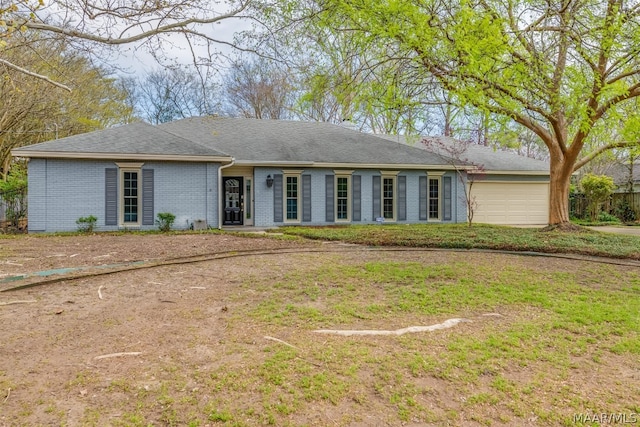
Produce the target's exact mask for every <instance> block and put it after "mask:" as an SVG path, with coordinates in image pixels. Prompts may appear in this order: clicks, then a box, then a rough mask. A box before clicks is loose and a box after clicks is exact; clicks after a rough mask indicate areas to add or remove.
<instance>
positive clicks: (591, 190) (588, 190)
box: [580, 173, 616, 221]
mask: <svg viewBox="0 0 640 427" xmlns="http://www.w3.org/2000/svg"><path fill="white" fill-rule="evenodd" d="M580 186H581V187H582V189H583V190H584V194H585V195H586V196H587V199H588V200H589V210H590V212H591V220H592V221H595V220H596V218H597V217H598V214H599V213H600V210H601V208H602V204H603V203H604V202H605V201H606V200H607V198H608V197H609V196H611V193H613V190H615V188H616V186H615V184H614V183H613V178H611V177H609V176H606V175H594V174H591V173H588V174H586V175H585V176H584V177H582V179H581V180H580Z"/></svg>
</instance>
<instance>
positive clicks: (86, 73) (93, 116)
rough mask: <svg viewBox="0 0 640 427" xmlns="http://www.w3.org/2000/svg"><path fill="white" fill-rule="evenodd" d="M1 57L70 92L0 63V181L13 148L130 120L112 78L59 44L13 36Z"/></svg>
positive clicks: (123, 96) (5, 172)
mask: <svg viewBox="0 0 640 427" xmlns="http://www.w3.org/2000/svg"><path fill="white" fill-rule="evenodd" d="M25 46H26V48H25ZM4 54H5V57H6V58H9V59H10V60H13V59H14V58H15V59H18V60H20V61H21V62H22V63H23V64H26V65H27V66H28V67H29V68H30V69H31V70H34V71H35V72H38V73H41V74H47V75H50V76H52V77H53V78H55V79H56V80H57V81H59V82H62V83H63V84H65V85H69V86H73V87H75V88H76V89H75V90H74V91H73V92H71V93H69V92H67V91H64V90H62V89H60V88H57V87H54V86H51V85H50V84H49V83H48V82H46V81H44V80H42V79H34V78H32V77H31V76H29V75H26V74H24V73H22V72H20V71H17V70H13V69H12V68H5V69H2V68H3V67H2V66H1V65H0V70H1V71H2V74H1V75H2V78H1V79H0V99H2V102H1V103H0V179H4V178H5V177H6V174H7V172H8V170H9V164H10V161H11V150H12V149H13V148H16V147H20V146H23V145H28V144H34V143H38V142H42V141H46V140H49V139H55V138H58V137H60V138H61V137H64V136H69V135H73V134H77V133H82V132H89V131H92V130H97V129H102V128H104V127H108V126H112V125H114V124H119V123H125V122H127V121H129V120H131V118H132V117H131V113H132V111H131V109H130V108H129V106H128V104H127V102H126V94H125V93H124V92H123V91H122V90H120V89H119V87H118V85H117V82H116V80H115V79H114V78H112V77H109V76H108V75H107V74H106V73H105V72H104V70H102V69H101V68H99V67H95V66H93V65H92V64H91V62H90V61H89V60H88V59H87V58H86V57H84V56H83V55H80V54H78V53H76V52H73V51H70V50H69V49H68V48H66V46H65V44H64V43H63V42H59V41H55V40H54V41H37V42H34V41H32V40H27V39H23V37H22V36H21V37H16V38H13V39H12V41H11V44H9V45H7V46H6V47H5V51H4Z"/></svg>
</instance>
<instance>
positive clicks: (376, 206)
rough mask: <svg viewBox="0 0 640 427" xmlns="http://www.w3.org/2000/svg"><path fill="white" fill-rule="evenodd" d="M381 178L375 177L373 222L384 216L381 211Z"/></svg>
mask: <svg viewBox="0 0 640 427" xmlns="http://www.w3.org/2000/svg"><path fill="white" fill-rule="evenodd" d="M380 191H381V190H380V176H374V177H373V213H372V215H373V218H371V219H372V220H373V221H375V220H376V218H380V217H381V216H382V211H381V200H380V197H381V194H380Z"/></svg>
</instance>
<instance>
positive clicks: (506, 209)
mask: <svg viewBox="0 0 640 427" xmlns="http://www.w3.org/2000/svg"><path fill="white" fill-rule="evenodd" d="M472 188H473V189H472V195H475V197H476V200H477V207H476V211H475V214H474V217H473V222H476V223H486V224H503V225H544V224H547V223H548V222H549V183H546V182H545V183H540V182H534V183H507V182H478V181H476V182H475V183H474V184H473V187H472Z"/></svg>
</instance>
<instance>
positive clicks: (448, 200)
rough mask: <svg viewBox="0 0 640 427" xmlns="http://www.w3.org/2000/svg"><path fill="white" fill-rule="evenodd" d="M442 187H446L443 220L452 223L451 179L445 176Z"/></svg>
mask: <svg viewBox="0 0 640 427" xmlns="http://www.w3.org/2000/svg"><path fill="white" fill-rule="evenodd" d="M442 186H443V187H444V203H443V204H442V206H443V211H444V212H443V215H442V219H444V220H445V221H451V191H452V189H451V177H450V176H445V177H444V178H442Z"/></svg>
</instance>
